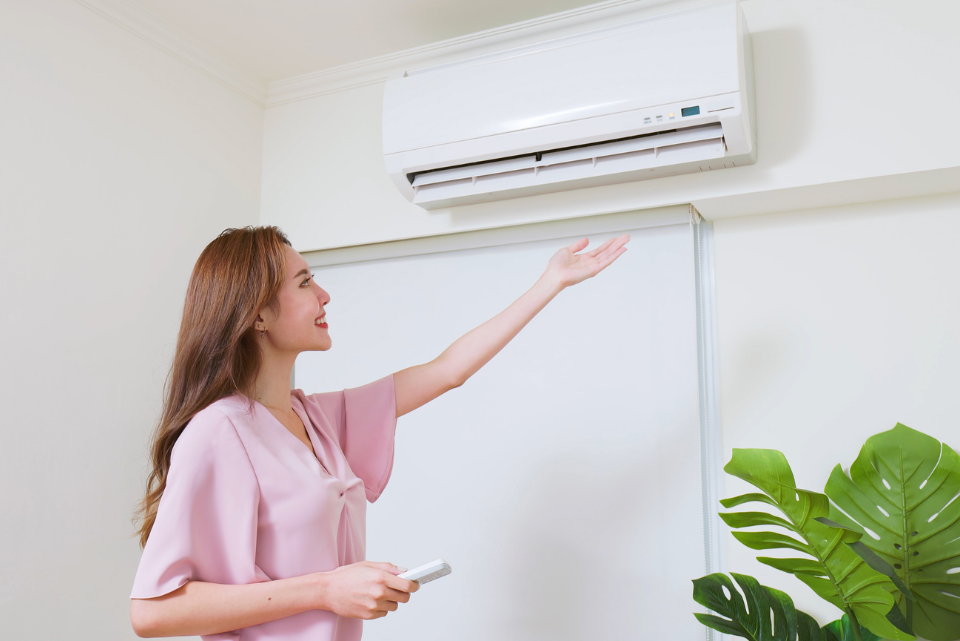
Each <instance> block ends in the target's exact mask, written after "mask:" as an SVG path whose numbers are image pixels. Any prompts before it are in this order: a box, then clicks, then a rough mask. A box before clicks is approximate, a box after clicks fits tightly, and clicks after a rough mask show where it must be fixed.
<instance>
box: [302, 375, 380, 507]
mask: <svg viewBox="0 0 960 641" xmlns="http://www.w3.org/2000/svg"><path fill="white" fill-rule="evenodd" d="M304 399H305V401H306V403H307V404H313V405H315V406H319V407H320V409H321V411H322V412H323V413H324V415H325V416H326V417H327V418H328V419H329V420H330V421H331V422H332V423H333V424H334V425H335V426H337V428H338V430H339V439H340V449H341V450H342V451H343V454H344V456H345V457H346V459H347V462H348V463H349V464H350V469H352V470H353V473H354V474H356V475H357V477H359V478H360V479H361V480H362V481H363V487H364V491H365V492H366V495H367V500H368V501H370V502H371V503H373V502H374V501H376V500H377V499H378V498H380V495H381V494H382V493H383V489H384V488H385V487H386V485H387V481H389V480H390V473H391V471H392V470H393V452H394V449H393V448H394V440H395V437H396V430H397V401H396V390H395V389H394V385H393V374H388V375H387V376H384V377H383V378H381V379H379V380H376V381H374V382H372V383H367V384H366V385H362V386H360V387H352V388H347V389H345V390H342V391H340V392H324V393H321V394H309V395H306V396H305V397H304Z"/></svg>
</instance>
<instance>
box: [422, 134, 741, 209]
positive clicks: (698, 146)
mask: <svg viewBox="0 0 960 641" xmlns="http://www.w3.org/2000/svg"><path fill="white" fill-rule="evenodd" d="M724 152H725V147H724V140H723V127H722V125H721V124H720V123H710V124H706V125H700V126H695V127H687V128H682V129H672V130H669V131H663V132H658V133H654V134H643V135H640V136H632V137H629V138H620V139H617V140H607V141H603V142H597V143H592V144H588V145H579V146H576V147H566V148H562V149H552V150H549V151H543V152H539V153H530V154H527V155H523V156H514V157H510V158H502V159H497V160H489V161H485V162H480V163H472V164H467V165H459V166H456V167H444V168H441V169H434V170H430V171H425V172H419V173H415V174H410V175H409V176H408V179H409V180H410V182H411V184H412V185H413V188H414V193H415V196H414V202H417V201H418V200H436V199H438V198H449V197H453V196H459V195H467V194H470V193H472V192H473V191H474V190H475V189H476V188H477V187H478V183H482V185H483V187H482V190H483V191H491V190H501V189H512V188H515V187H521V186H526V185H533V184H538V183H550V182H558V181H561V180H571V179H576V178H580V177H587V176H591V175H604V174H610V173H619V172H623V171H632V170H636V169H642V168H644V167H656V166H660V165H668V164H669V165H672V164H677V163H681V162H688V161H699V160H705V159H712V158H720V157H722V156H723V155H724Z"/></svg>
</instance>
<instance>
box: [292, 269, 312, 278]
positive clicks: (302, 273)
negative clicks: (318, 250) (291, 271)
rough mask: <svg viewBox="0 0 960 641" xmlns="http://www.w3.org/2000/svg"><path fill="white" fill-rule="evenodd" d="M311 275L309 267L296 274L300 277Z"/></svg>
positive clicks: (296, 276)
mask: <svg viewBox="0 0 960 641" xmlns="http://www.w3.org/2000/svg"><path fill="white" fill-rule="evenodd" d="M309 275H310V270H309V269H301V270H300V271H298V272H297V273H296V274H295V275H294V278H300V277H301V276H309Z"/></svg>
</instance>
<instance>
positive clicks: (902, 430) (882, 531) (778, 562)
mask: <svg viewBox="0 0 960 641" xmlns="http://www.w3.org/2000/svg"><path fill="white" fill-rule="evenodd" d="M724 471H725V472H727V473H728V474H731V475H733V476H736V477H737V478H740V479H743V480H745V481H747V482H748V483H750V484H751V485H753V486H755V487H757V488H758V489H760V490H761V492H762V494H759V493H750V494H744V495H741V496H737V497H734V498H730V499H724V500H722V501H720V503H721V504H722V505H723V506H724V507H726V508H732V507H737V506H739V505H743V504H746V503H756V502H759V503H764V504H766V505H769V506H773V507H775V508H777V510H778V511H779V512H780V514H782V515H783V517H781V516H777V515H775V514H771V513H768V512H721V513H720V517H721V518H722V519H723V520H724V522H726V523H727V525H729V526H730V527H731V528H733V529H734V530H737V531H734V532H733V536H734V537H735V538H736V539H737V540H738V541H740V542H741V543H743V544H744V545H746V546H747V547H749V548H751V549H755V550H766V549H789V550H793V551H797V552H800V553H801V554H803V555H804V556H803V557H801V558H770V557H757V560H758V561H760V562H761V563H764V564H766V565H769V566H771V567H773V568H776V569H778V570H781V571H783V572H788V573H790V574H793V575H794V576H796V577H797V578H798V579H800V580H801V581H802V582H804V583H805V584H806V585H808V586H809V587H810V588H811V589H812V590H813V591H814V592H815V593H816V594H817V595H819V596H820V597H822V598H823V599H825V600H827V601H828V602H830V603H832V604H833V605H835V606H836V607H838V608H840V610H841V611H843V613H844V614H843V617H842V618H841V619H839V620H837V621H833V622H831V623H829V624H827V625H825V626H823V627H822V628H817V626H816V622H815V621H814V620H813V619H812V618H811V617H809V615H806V614H804V613H803V612H799V611H797V610H796V609H795V608H794V606H793V602H792V601H791V600H790V597H788V596H787V595H786V594H784V593H782V592H779V591H777V590H773V589H772V588H768V587H766V586H761V585H760V584H759V583H758V582H757V581H756V579H753V578H751V577H747V576H744V575H738V574H734V575H733V577H734V578H735V579H736V580H737V583H738V585H740V588H741V589H742V590H743V593H744V595H746V596H747V600H748V601H749V603H750V607H749V610H745V609H744V601H743V599H742V598H741V597H740V595H739V593H737V592H736V591H735V590H734V588H733V584H732V583H731V582H730V580H729V579H728V578H727V577H726V576H725V575H723V574H711V575H709V576H706V577H702V578H700V579H696V580H694V599H695V600H696V601H697V602H698V603H700V604H701V605H704V606H706V607H708V608H709V609H711V610H713V611H714V612H717V613H719V614H721V615H722V616H725V617H727V619H723V618H721V617H717V616H714V615H708V614H699V613H698V614H696V615H695V616H696V617H697V619H698V620H700V621H701V623H703V624H704V625H707V626H708V627H711V628H714V629H717V630H720V631H722V632H726V633H728V634H736V635H738V636H743V637H745V638H748V639H754V640H755V641H784V640H786V641H806V640H807V639H814V640H819V641H874V640H876V639H880V638H884V639H893V640H897V641H910V640H912V639H914V637H913V633H914V630H916V632H917V633H918V634H920V635H921V636H923V637H924V638H926V639H929V640H930V641H954V639H960V456H958V455H957V453H956V452H954V451H953V450H952V449H950V447H948V446H947V445H946V444H941V443H940V442H939V441H937V440H936V439H933V438H932V437H930V436H927V435H925V434H922V433H921V432H917V431H916V430H912V429H910V428H908V427H906V426H905V425H901V424H900V423H898V424H897V425H896V427H894V428H893V429H892V430H889V431H887V432H883V433H881V434H877V435H875V436H872V437H870V438H869V439H868V440H867V442H866V443H865V444H864V446H863V448H862V449H861V451H860V455H859V456H858V457H857V459H856V461H854V463H853V465H852V466H851V468H850V475H849V476H848V475H847V474H846V473H844V471H843V469H842V468H841V467H840V466H839V465H838V466H837V467H836V468H835V469H834V470H833V473H832V474H831V475H830V480H829V481H828V482H827V487H826V490H825V491H826V494H819V493H817V492H810V491H807V490H802V489H799V488H797V487H796V482H795V480H794V476H793V471H792V470H791V468H790V465H789V463H787V459H786V457H785V456H784V455H783V454H782V453H781V452H779V451H777V450H762V449H734V451H733V457H732V458H731V460H730V462H729V463H728V464H727V465H726V466H725V467H724ZM828 497H829V498H828ZM830 499H832V500H833V501H834V503H835V505H831V504H830ZM756 526H774V527H776V528H780V529H782V530H785V532H786V533H781V532H778V531H759V532H758V531H747V532H744V531H739V530H740V529H741V528H749V527H756ZM758 617H759V618H758ZM771 618H772V620H773V622H774V623H773V625H772V626H771V625H770V622H769V621H767V622H766V623H764V621H766V620H767V619H771ZM777 621H780V623H779V624H778V623H776V622H777Z"/></svg>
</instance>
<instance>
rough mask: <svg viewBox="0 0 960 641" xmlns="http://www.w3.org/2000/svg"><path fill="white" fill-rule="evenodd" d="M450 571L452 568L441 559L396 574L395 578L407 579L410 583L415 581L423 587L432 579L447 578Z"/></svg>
mask: <svg viewBox="0 0 960 641" xmlns="http://www.w3.org/2000/svg"><path fill="white" fill-rule="evenodd" d="M452 571H453V568H451V567H450V564H449V563H447V562H446V561H444V560H443V559H437V560H436V561H431V562H430V563H427V564H426V565H421V566H420V567H418V568H413V569H412V570H407V571H406V572H404V573H403V574H398V575H397V576H399V577H400V578H401V579H409V580H411V581H416V582H417V583H419V584H420V585H423V584H424V583H429V582H430V581H433V580H434V579H439V578H440V577H442V576H447V575H448V574H450V573H451V572H452Z"/></svg>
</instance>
